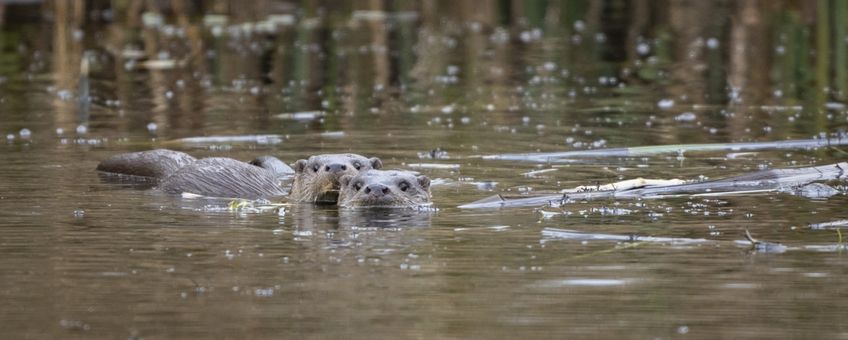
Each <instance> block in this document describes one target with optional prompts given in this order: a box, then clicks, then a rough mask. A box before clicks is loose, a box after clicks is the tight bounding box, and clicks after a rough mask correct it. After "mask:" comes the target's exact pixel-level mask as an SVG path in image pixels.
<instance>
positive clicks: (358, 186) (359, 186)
mask: <svg viewBox="0 0 848 340" xmlns="http://www.w3.org/2000/svg"><path fill="white" fill-rule="evenodd" d="M359 189H362V183H360V182H356V183H354V184H353V190H356V191H359Z"/></svg>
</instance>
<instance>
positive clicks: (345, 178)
mask: <svg viewBox="0 0 848 340" xmlns="http://www.w3.org/2000/svg"><path fill="white" fill-rule="evenodd" d="M351 179H353V176H351V175H344V176H342V178H339V184H341V187H342V188H344V187H346V186H347V185H348V184H350V180H351Z"/></svg>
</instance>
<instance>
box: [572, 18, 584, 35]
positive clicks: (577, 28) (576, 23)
mask: <svg viewBox="0 0 848 340" xmlns="http://www.w3.org/2000/svg"><path fill="white" fill-rule="evenodd" d="M584 29H586V23H585V22H583V20H576V21H574V30H575V31H577V32H583V30H584Z"/></svg>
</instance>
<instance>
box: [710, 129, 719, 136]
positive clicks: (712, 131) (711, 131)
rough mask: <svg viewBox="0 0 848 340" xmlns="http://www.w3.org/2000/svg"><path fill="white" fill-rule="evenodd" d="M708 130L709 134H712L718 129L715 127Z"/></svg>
mask: <svg viewBox="0 0 848 340" xmlns="http://www.w3.org/2000/svg"><path fill="white" fill-rule="evenodd" d="M709 131H710V134H711V135H714V134H716V132H718V129H716V128H710V130H709Z"/></svg>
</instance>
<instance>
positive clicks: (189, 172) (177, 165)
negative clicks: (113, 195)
mask: <svg viewBox="0 0 848 340" xmlns="http://www.w3.org/2000/svg"><path fill="white" fill-rule="evenodd" d="M294 165H295V168H296V169H297V170H293V169H292V168H291V167H289V166H288V165H286V164H285V163H283V162H282V161H280V160H279V159H277V158H275V157H273V156H261V157H258V158H256V159H254V160H253V161H251V162H249V163H245V162H242V161H238V160H235V159H231V158H223V157H211V158H203V159H196V158H194V157H192V156H190V155H188V154H186V153H183V152H179V151H173V150H167V149H157V150H150V151H141V152H133V153H126V154H120V155H115V156H112V157H110V158H108V159H106V160H104V161H102V162H100V164H99V165H98V166H97V170H98V171H101V172H105V173H113V174H120V175H130V176H133V177H136V178H140V179H143V180H151V181H153V182H154V183H156V184H157V187H158V188H159V189H160V190H162V191H164V192H167V193H173V194H180V193H186V192H187V193H193V194H198V195H203V196H212V197H227V198H246V199H260V198H263V199H271V198H277V197H281V196H285V195H287V193H286V191H285V190H284V189H283V187H282V186H281V185H280V181H281V179H283V178H286V177H290V176H292V175H294V186H293V188H292V192H291V194H290V195H289V198H290V199H291V200H293V201H298V202H326V203H335V201H334V200H332V199H333V197H334V196H333V195H332V194H331V193H328V191H332V188H338V177H340V176H341V175H344V174H355V173H357V172H358V171H359V169H363V170H365V169H372V168H375V167H377V168H379V167H380V166H381V165H382V163H381V162H380V160H379V159H378V158H371V159H368V158H365V157H363V156H359V155H354V154H345V155H319V156H312V157H310V158H309V160H300V161H298V162H296V163H295V164H294ZM307 165H309V166H310V168H309V169H313V168H314V167H315V166H317V167H318V168H320V169H319V170H320V171H312V172H311V173H307V172H308V171H307ZM327 188H329V189H327Z"/></svg>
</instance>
